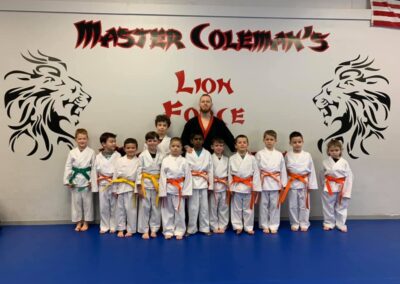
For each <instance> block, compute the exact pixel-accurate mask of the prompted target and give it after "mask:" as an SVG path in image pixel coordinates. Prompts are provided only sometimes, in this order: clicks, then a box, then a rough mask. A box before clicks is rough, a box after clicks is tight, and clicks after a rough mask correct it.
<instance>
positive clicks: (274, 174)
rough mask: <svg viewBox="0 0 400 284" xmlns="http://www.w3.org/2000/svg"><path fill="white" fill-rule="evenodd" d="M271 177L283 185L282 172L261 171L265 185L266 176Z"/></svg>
mask: <svg viewBox="0 0 400 284" xmlns="http://www.w3.org/2000/svg"><path fill="white" fill-rule="evenodd" d="M266 177H269V178H272V179H273V180H274V181H276V182H277V183H278V184H279V185H280V187H282V184H281V180H280V177H281V173H280V172H272V173H271V172H266V171H261V183H262V184H263V185H264V178H266Z"/></svg>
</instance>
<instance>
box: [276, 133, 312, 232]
mask: <svg viewBox="0 0 400 284" xmlns="http://www.w3.org/2000/svg"><path fill="white" fill-rule="evenodd" d="M289 139H290V145H291V146H292V151H289V152H288V153H287V154H286V156H285V161H286V169H287V174H288V182H287V185H286V187H285V190H284V191H283V192H282V194H281V197H280V199H279V202H280V204H282V203H283V202H284V201H285V198H286V195H287V194H289V220H290V225H291V230H292V231H298V230H299V228H300V230H301V231H302V232H306V231H307V230H308V227H309V226H310V200H309V193H310V191H311V190H317V189H318V184H317V178H316V175H315V168H314V163H313V160H312V157H311V155H310V153H308V152H305V151H303V144H304V140H303V135H302V134H301V133H300V132H297V131H294V132H292V133H291V134H290V136H289Z"/></svg>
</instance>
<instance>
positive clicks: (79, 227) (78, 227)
mask: <svg viewBox="0 0 400 284" xmlns="http://www.w3.org/2000/svg"><path fill="white" fill-rule="evenodd" d="M81 229H82V223H81V222H78V223H77V224H76V227H75V231H76V232H79V231H80V230H81Z"/></svg>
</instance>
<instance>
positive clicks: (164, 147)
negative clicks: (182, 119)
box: [143, 136, 171, 156]
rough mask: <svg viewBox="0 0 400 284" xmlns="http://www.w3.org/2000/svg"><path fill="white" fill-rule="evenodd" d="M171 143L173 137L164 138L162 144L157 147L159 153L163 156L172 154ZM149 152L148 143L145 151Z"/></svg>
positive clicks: (144, 148) (144, 147)
mask: <svg viewBox="0 0 400 284" xmlns="http://www.w3.org/2000/svg"><path fill="white" fill-rule="evenodd" d="M170 142H171V137H169V136H164V138H163V139H162V140H161V142H160V143H159V144H158V145H157V152H158V151H159V152H160V153H161V154H162V155H163V156H167V155H168V154H169V152H170V150H169V143H170ZM144 150H148V149H147V145H146V143H145V144H144V146H143V151H144Z"/></svg>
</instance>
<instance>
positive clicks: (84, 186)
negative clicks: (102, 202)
mask: <svg viewBox="0 0 400 284" xmlns="http://www.w3.org/2000/svg"><path fill="white" fill-rule="evenodd" d="M88 139H89V137H88V132H87V131H86V129H83V128H79V129H77V130H76V132H75V141H76V143H77V147H75V148H74V149H72V150H71V151H70V152H69V154H68V158H67V161H66V163H65V170H64V185H66V186H67V187H68V188H69V189H70V190H71V215H72V222H74V223H76V227H75V231H77V232H79V231H86V230H87V229H88V228H89V224H88V222H91V221H93V195H92V191H91V190H92V188H91V181H92V171H93V165H94V160H95V153H94V151H93V150H92V149H91V148H89V147H88V145H87V144H88Z"/></svg>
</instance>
